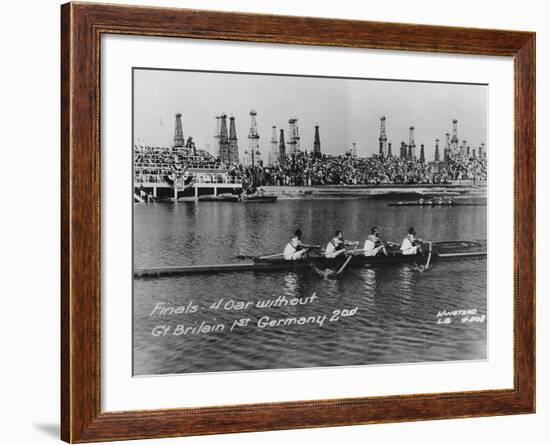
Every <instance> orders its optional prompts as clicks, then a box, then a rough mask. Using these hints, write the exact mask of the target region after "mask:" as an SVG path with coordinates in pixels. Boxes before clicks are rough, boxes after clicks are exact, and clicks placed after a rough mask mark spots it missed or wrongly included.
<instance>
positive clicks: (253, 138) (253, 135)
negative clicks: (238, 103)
mask: <svg viewBox="0 0 550 445" xmlns="http://www.w3.org/2000/svg"><path fill="white" fill-rule="evenodd" d="M248 114H249V115H250V130H249V132H248V150H247V152H246V154H248V156H250V164H251V165H252V167H254V165H255V163H256V160H255V159H256V156H260V155H261V153H260V150H259V148H260V142H259V139H260V135H259V134H258V124H257V123H256V115H257V114H258V113H256V112H255V111H254V110H250V113H248Z"/></svg>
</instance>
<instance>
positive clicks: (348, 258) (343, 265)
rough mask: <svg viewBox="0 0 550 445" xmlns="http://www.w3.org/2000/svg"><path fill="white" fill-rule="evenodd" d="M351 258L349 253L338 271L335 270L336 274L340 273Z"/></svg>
mask: <svg viewBox="0 0 550 445" xmlns="http://www.w3.org/2000/svg"><path fill="white" fill-rule="evenodd" d="M351 258H352V256H351V255H349V256H348V257H347V259H346V261H345V263H344V264H342V267H341V268H340V269H339V270H338V272H336V275H340V274H341V273H342V271H343V270H344V269H345V268H346V266H347V265H348V263H349V262H350V261H351Z"/></svg>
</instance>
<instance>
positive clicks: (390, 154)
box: [388, 142, 393, 158]
mask: <svg viewBox="0 0 550 445" xmlns="http://www.w3.org/2000/svg"><path fill="white" fill-rule="evenodd" d="M392 156H393V154H392V152H391V142H388V158H391V157H392Z"/></svg>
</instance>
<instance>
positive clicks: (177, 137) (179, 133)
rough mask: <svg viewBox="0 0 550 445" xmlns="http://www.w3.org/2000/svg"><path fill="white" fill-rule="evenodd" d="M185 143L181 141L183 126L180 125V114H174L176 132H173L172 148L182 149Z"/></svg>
mask: <svg viewBox="0 0 550 445" xmlns="http://www.w3.org/2000/svg"><path fill="white" fill-rule="evenodd" d="M184 143H185V141H184V139H183V125H182V123H181V113H177V114H176V130H175V131H174V148H176V147H177V148H183V145H184Z"/></svg>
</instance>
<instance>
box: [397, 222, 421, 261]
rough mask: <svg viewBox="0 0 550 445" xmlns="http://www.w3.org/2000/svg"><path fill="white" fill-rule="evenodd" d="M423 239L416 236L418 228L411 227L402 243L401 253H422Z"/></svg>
mask: <svg viewBox="0 0 550 445" xmlns="http://www.w3.org/2000/svg"><path fill="white" fill-rule="evenodd" d="M422 242H423V241H422V240H421V239H419V238H416V229H415V228H414V227H409V233H408V235H407V236H406V237H405V239H404V240H403V242H402V243H401V253H402V254H403V255H416V254H417V253H422Z"/></svg>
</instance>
